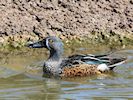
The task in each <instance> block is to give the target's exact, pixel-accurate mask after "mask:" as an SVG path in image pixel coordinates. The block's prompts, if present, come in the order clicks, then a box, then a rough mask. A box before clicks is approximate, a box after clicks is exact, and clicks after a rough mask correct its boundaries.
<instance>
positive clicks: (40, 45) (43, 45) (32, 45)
mask: <svg viewBox="0 0 133 100" xmlns="http://www.w3.org/2000/svg"><path fill="white" fill-rule="evenodd" d="M27 46H28V47H29V48H46V43H44V41H39V42H35V43H30V44H28V45H27Z"/></svg>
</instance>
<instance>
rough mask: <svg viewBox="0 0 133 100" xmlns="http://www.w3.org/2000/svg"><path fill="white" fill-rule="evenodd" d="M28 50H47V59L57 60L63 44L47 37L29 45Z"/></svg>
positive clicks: (60, 54)
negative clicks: (48, 52)
mask: <svg viewBox="0 0 133 100" xmlns="http://www.w3.org/2000/svg"><path fill="white" fill-rule="evenodd" d="M28 47H30V48H47V49H48V50H49V51H50V56H49V59H53V60H59V59H60V58H61V56H62V54H63V43H62V41H61V40H60V39H59V38H58V37H55V36H49V37H46V38H44V39H43V40H41V41H39V42H36V43H32V44H29V45H28Z"/></svg>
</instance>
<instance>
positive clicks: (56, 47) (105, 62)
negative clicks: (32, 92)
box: [28, 36, 126, 77]
mask: <svg viewBox="0 0 133 100" xmlns="http://www.w3.org/2000/svg"><path fill="white" fill-rule="evenodd" d="M28 47H30V48H47V49H48V50H49V51H50V55H49V58H48V59H47V60H46V61H45V62H44V66H43V72H44V74H45V75H48V76H57V77H58V76H59V77H77V76H90V75H97V74H101V73H105V72H109V71H111V70H113V69H114V68H115V67H116V66H117V65H120V64H123V63H124V62H125V60H126V58H124V57H118V58H116V57H109V56H108V55H109V54H105V55H92V54H78V55H72V56H69V57H66V58H63V57H62V55H63V52H64V51H63V43H62V41H61V40H60V39H59V38H58V37H55V36H49V37H46V38H44V39H43V40H41V41H39V42H35V43H31V44H28Z"/></svg>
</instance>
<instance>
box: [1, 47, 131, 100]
mask: <svg viewBox="0 0 133 100" xmlns="http://www.w3.org/2000/svg"><path fill="white" fill-rule="evenodd" d="M108 51H110V49H109V48H107V47H100V48H99V47H94V48H79V49H71V50H70V49H69V50H66V49H65V54H64V56H67V55H71V54H75V53H93V54H98V53H101V54H102V53H104V52H108ZM113 55H115V56H116V55H117V56H126V57H127V58H128V61H127V63H125V64H123V65H120V66H118V67H117V68H115V70H114V73H112V74H110V75H107V76H95V77H82V78H73V79H72V78H71V79H62V80H61V79H53V78H42V76H41V74H42V73H41V72H40V73H38V74H34V73H33V74H31V73H27V71H26V69H27V67H28V66H37V65H38V66H40V65H41V64H42V63H43V61H44V59H46V58H47V56H48V52H47V50H45V49H27V48H25V49H22V50H11V51H10V52H9V51H8V52H2V51H1V53H0V100H66V99H67V100H71V99H72V100H83V99H85V100H90V99H92V100H133V49H132V48H126V49H121V50H118V51H117V52H116V53H114V54H113Z"/></svg>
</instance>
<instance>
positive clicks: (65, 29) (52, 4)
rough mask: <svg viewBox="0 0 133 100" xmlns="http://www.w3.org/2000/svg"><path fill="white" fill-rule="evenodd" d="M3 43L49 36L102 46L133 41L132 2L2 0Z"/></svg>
mask: <svg viewBox="0 0 133 100" xmlns="http://www.w3.org/2000/svg"><path fill="white" fill-rule="evenodd" d="M0 12H1V13H0V44H1V45H5V44H11V45H13V46H14V47H19V46H20V45H24V44H25V43H26V42H27V41H34V40H38V39H39V38H42V37H45V36H47V34H50V35H58V36H60V37H61V38H62V39H64V40H65V39H67V40H68V39H69V40H71V39H77V40H79V41H92V42H95V41H96V42H98V43H99V42H103V43H105V42H106V43H112V42H114V44H115V43H118V44H120V45H121V44H122V45H123V44H128V43H129V42H130V43H132V42H133V17H132V16H133V0H117V1H116V0H89V1H88V0H83V1H82V0H70V1H69V0H2V1H1V2H0Z"/></svg>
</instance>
